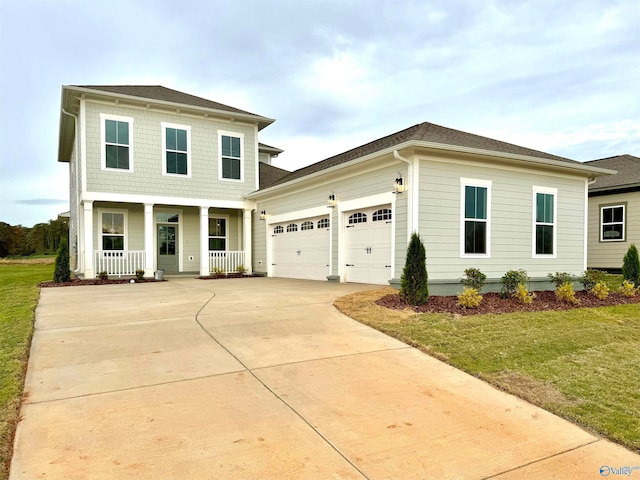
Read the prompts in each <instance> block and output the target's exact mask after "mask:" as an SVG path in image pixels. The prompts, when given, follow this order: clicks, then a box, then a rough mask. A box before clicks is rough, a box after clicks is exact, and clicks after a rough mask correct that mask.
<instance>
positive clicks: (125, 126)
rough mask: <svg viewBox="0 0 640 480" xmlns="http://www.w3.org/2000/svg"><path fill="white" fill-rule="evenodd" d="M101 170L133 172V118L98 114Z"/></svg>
mask: <svg viewBox="0 0 640 480" xmlns="http://www.w3.org/2000/svg"><path fill="white" fill-rule="evenodd" d="M100 124H101V127H100V135H101V138H102V150H101V158H102V168H103V169H105V170H120V171H133V141H132V140H133V135H132V130H133V128H132V127H133V118H129V117H120V116H116V115H107V114H100Z"/></svg>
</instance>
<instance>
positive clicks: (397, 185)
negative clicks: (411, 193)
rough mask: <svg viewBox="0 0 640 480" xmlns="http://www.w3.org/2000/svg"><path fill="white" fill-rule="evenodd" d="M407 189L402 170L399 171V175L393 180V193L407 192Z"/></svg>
mask: <svg viewBox="0 0 640 480" xmlns="http://www.w3.org/2000/svg"><path fill="white" fill-rule="evenodd" d="M406 190H407V187H406V186H405V184H404V180H403V178H402V175H401V174H400V172H398V175H397V176H396V181H395V182H393V192H391V193H402V192H405V191H406Z"/></svg>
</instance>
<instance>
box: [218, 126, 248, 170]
mask: <svg viewBox="0 0 640 480" xmlns="http://www.w3.org/2000/svg"><path fill="white" fill-rule="evenodd" d="M219 148H220V162H219V165H220V167H219V172H218V173H219V176H220V178H221V179H224V180H236V181H240V182H241V181H243V179H244V172H243V159H242V151H243V136H242V134H238V133H226V132H220V133H219Z"/></svg>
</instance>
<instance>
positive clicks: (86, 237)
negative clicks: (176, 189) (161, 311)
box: [76, 201, 252, 278]
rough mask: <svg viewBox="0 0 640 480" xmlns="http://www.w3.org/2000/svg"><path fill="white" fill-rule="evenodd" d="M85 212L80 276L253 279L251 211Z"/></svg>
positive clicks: (132, 208)
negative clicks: (213, 275)
mask: <svg viewBox="0 0 640 480" xmlns="http://www.w3.org/2000/svg"><path fill="white" fill-rule="evenodd" d="M82 207H83V210H82V215H81V216H80V228H79V232H78V238H77V242H78V249H77V251H78V262H77V263H78V268H77V270H76V273H77V274H78V275H80V276H83V277H84V278H95V277H96V276H98V275H100V274H101V273H103V274H106V275H108V276H118V277H122V276H134V275H136V274H137V273H139V272H140V271H143V272H144V273H143V275H144V276H145V277H153V276H154V274H155V272H156V271H157V270H163V271H165V272H166V273H193V274H194V275H201V276H206V275H209V274H211V273H212V272H215V273H222V272H224V273H235V272H238V271H244V272H248V273H251V243H250V242H251V211H252V208H251V206H244V205H243V207H245V208H224V207H223V206H193V205H164V204H149V203H145V204H136V203H122V202H101V201H85V202H83V204H82ZM87 246H90V247H91V248H87Z"/></svg>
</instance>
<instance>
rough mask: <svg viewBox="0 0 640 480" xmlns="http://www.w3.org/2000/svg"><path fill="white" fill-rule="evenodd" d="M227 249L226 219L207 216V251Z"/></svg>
mask: <svg viewBox="0 0 640 480" xmlns="http://www.w3.org/2000/svg"><path fill="white" fill-rule="evenodd" d="M226 250H227V219H226V218H220V217H215V218H214V217H210V218H209V251H226Z"/></svg>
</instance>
